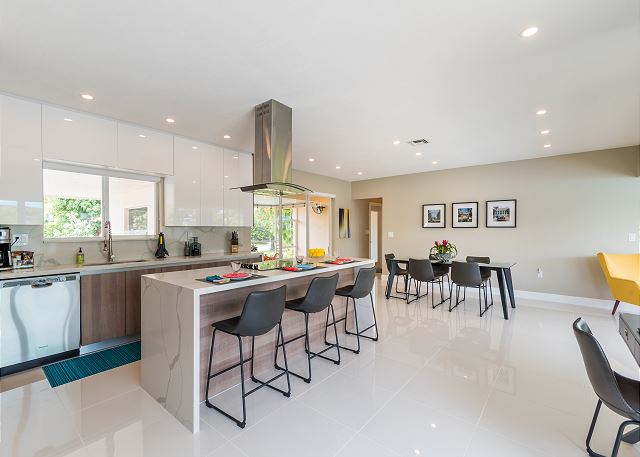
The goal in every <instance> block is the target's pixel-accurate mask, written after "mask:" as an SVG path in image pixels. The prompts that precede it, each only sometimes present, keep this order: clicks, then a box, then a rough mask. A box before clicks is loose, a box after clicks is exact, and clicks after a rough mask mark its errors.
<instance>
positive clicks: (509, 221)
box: [487, 199, 516, 228]
mask: <svg viewBox="0 0 640 457" xmlns="http://www.w3.org/2000/svg"><path fill="white" fill-rule="evenodd" d="M515 226H516V200H515V199H513V200H487V227H489V228H492V227H506V228H513V227H515Z"/></svg>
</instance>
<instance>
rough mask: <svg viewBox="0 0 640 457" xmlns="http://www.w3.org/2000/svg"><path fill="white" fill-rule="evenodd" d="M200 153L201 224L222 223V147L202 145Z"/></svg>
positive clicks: (212, 225) (212, 224) (215, 225)
mask: <svg viewBox="0 0 640 457" xmlns="http://www.w3.org/2000/svg"><path fill="white" fill-rule="evenodd" d="M200 151H201V153H202V174H201V181H202V186H201V191H202V225H203V226H206V227H222V226H223V225H224V186H223V181H224V178H223V170H224V159H223V149H222V148H221V147H218V146H213V145H210V144H207V145H203V147H202V148H201V149H200Z"/></svg>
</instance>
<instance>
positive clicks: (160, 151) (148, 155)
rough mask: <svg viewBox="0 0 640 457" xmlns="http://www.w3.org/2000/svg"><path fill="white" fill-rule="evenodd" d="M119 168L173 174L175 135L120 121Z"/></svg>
mask: <svg viewBox="0 0 640 457" xmlns="http://www.w3.org/2000/svg"><path fill="white" fill-rule="evenodd" d="M118 168H124V169H127V170H134V171H142V172H145V173H153V174H158V175H172V174H173V135H170V134H168V133H163V132H159V131H157V130H151V129H147V128H143V127H138V126H135V125H131V124H125V123H123V122H118Z"/></svg>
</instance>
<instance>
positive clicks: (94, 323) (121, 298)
mask: <svg viewBox="0 0 640 457" xmlns="http://www.w3.org/2000/svg"><path fill="white" fill-rule="evenodd" d="M257 259H258V258H257V257H256V258H255V259H250V260H245V259H243V261H256V260H257ZM225 265H229V261H217V262H204V263H194V264H186V265H171V266H166V267H162V268H145V269H140V270H130V271H123V272H118V273H104V274H98V275H91V276H81V277H80V310H81V311H80V312H81V314H80V320H81V339H82V345H83V346H84V345H87V344H91V343H97V342H100V341H105V340H110V339H113V338H121V337H123V336H135V335H139V334H140V329H141V323H140V311H141V309H140V306H141V287H140V286H141V279H140V277H141V276H143V275H148V274H153V273H168V272H171V271H181V270H195V269H198V268H212V267H219V266H225Z"/></svg>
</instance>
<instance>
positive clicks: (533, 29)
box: [522, 27, 538, 38]
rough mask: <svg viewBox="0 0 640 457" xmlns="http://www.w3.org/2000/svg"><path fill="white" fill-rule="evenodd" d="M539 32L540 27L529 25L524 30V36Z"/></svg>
mask: <svg viewBox="0 0 640 457" xmlns="http://www.w3.org/2000/svg"><path fill="white" fill-rule="evenodd" d="M536 33H538V27H529V28H526V29H524V30H523V31H522V36H523V37H525V38H528V37H530V36H533V35H535V34H536Z"/></svg>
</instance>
